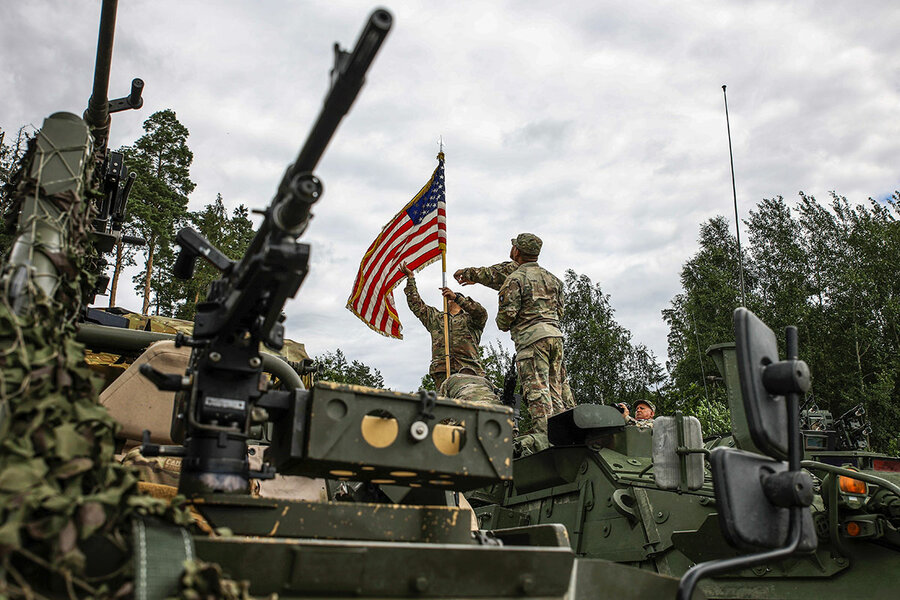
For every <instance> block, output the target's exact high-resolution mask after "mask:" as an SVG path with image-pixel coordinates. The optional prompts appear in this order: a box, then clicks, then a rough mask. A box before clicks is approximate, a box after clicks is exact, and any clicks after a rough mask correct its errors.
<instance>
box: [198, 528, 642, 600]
mask: <svg viewBox="0 0 900 600" xmlns="http://www.w3.org/2000/svg"><path fill="white" fill-rule="evenodd" d="M196 545H197V553H198V554H199V555H200V556H201V557H202V558H203V559H204V560H211V561H215V562H217V563H219V564H221V565H222V566H223V567H224V568H225V569H226V570H227V571H228V572H229V573H230V574H232V576H233V577H236V578H242V579H249V580H250V581H251V582H252V584H251V589H253V592H254V593H255V594H272V593H278V594H279V597H280V598H294V597H310V596H312V597H317V596H329V597H338V598H341V597H386V598H408V597H421V598H442V597H450V598H522V597H535V598H540V597H557V598H560V597H562V596H564V595H565V594H566V593H567V592H568V591H569V589H570V582H571V574H572V566H573V564H574V562H575V556H574V554H573V553H572V551H571V550H569V549H568V548H552V547H538V548H527V547H512V546H502V547H501V546H468V545H453V544H399V543H393V542H369V543H360V542H346V541H311V540H287V539H273V540H268V541H263V540H261V541H256V542H254V543H246V542H245V541H242V540H233V539H227V538H222V539H210V538H205V537H204V538H198V539H196ZM633 597H637V596H633Z"/></svg>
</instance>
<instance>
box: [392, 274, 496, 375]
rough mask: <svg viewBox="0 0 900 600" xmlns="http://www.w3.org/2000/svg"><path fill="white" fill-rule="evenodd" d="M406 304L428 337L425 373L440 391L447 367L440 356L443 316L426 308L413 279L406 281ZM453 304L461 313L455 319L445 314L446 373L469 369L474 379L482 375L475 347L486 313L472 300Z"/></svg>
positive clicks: (485, 321)
mask: <svg viewBox="0 0 900 600" xmlns="http://www.w3.org/2000/svg"><path fill="white" fill-rule="evenodd" d="M403 291H404V292H406V303H407V304H408V305H409V310H411V311H412V313H413V314H414V315H416V318H418V319H419V320H420V321H422V324H423V325H424V326H425V329H427V330H428V333H430V334H431V367H430V368H429V370H428V372H429V373H430V374H431V377H432V379H434V385H435V387H436V388H437V389H440V387H441V384H442V383H444V380H445V379H447V366H446V360H445V355H444V313H443V312H442V311H440V310H438V309H436V308H434V307H433V306H428V305H427V304H425V302H424V301H423V300H422V298H421V297H420V296H419V290H418V289H416V279H415V277H407V280H406V288H405V289H404V290H403ZM455 301H456V303H457V304H458V305H459V307H460V308H461V309H462V310H461V311H459V312H458V313H456V314H455V315H451V314H448V315H447V322H448V326H449V328H450V373H451V374H452V373H456V372H458V371H460V370H462V369H464V368H468V369H472V371H473V372H474V373H475V374H476V375H482V376H483V375H484V369H483V368H482V366H481V361H480V360H479V359H478V345H479V344H480V343H481V332H483V331H484V325H485V323H487V311H486V310H485V309H484V307H483V306H482V305H480V304H479V303H478V302H476V301H475V300H472V299H471V298H467V297H466V296H463V295H462V294H457V295H456V300H455Z"/></svg>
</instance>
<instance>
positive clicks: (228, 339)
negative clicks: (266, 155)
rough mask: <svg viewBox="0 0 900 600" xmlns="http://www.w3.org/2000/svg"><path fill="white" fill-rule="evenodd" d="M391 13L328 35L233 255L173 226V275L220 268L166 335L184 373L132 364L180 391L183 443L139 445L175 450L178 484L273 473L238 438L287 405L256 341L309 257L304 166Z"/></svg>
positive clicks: (200, 486) (240, 480)
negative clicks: (347, 32)
mask: <svg viewBox="0 0 900 600" xmlns="http://www.w3.org/2000/svg"><path fill="white" fill-rule="evenodd" d="M391 23H392V17H391V15H390V13H389V12H387V11H386V10H383V9H376V10H375V11H374V12H373V13H372V15H371V16H370V17H369V20H368V22H367V24H366V26H365V27H364V28H363V31H362V33H361V34H360V36H359V39H358V40H357V42H356V46H355V48H354V50H353V51H352V52H346V51H343V50H341V49H340V47H339V46H338V45H337V44H335V63H334V67H333V69H332V71H331V88H330V90H329V92H328V95H327V96H326V98H325V102H324V104H323V107H322V109H321V112H320V114H319V116H318V119H317V120H316V122H315V125H314V126H313V128H312V131H311V132H310V134H309V137H308V138H307V140H306V143H305V144H304V145H303V148H302V150H301V151H300V154H299V155H298V157H297V159H296V161H295V162H294V163H293V164H292V165H290V166H289V167H288V169H287V171H286V172H285V174H284V177H283V178H282V180H281V184H280V185H279V186H278V190H277V192H276V194H275V198H274V199H273V200H272V202H271V204H270V206H269V207H268V208H267V209H266V210H265V212H264V219H263V222H262V224H261V225H260V228H259V230H258V232H257V233H256V235H255V237H254V238H253V240H252V241H251V242H250V245H249V247H248V249H247V252H246V253H245V254H244V256H243V257H242V258H241V259H240V260H239V261H237V262H235V261H232V260H230V259H229V258H228V257H227V256H225V255H224V254H223V253H222V252H221V251H219V250H218V249H216V248H215V247H214V246H213V245H212V244H210V243H209V242H208V241H207V240H206V239H204V238H203V237H202V236H201V235H200V234H198V233H197V232H196V231H194V230H193V229H191V228H185V229H182V230H181V231H179V232H178V235H177V237H176V242H177V243H178V244H179V246H181V251H180V253H179V256H178V258H177V260H176V262H175V265H174V269H173V270H174V274H175V276H176V277H179V278H182V279H189V278H191V277H192V276H193V271H194V266H195V264H196V260H197V258H198V257H203V258H204V259H205V260H206V261H208V262H209V263H210V264H212V265H213V266H214V267H216V268H217V269H219V270H220V271H221V272H222V277H221V278H220V279H218V280H216V281H214V282H213V283H212V285H211V286H210V289H209V293H208V295H207V297H206V300H205V301H204V302H202V303H201V304H199V305H198V306H197V313H196V316H195V318H194V330H193V335H192V337H190V338H187V337H184V336H181V337H180V338H179V339H178V340H176V344H179V345H180V344H183V345H188V346H191V347H192V348H193V351H192V353H191V359H190V364H189V367H188V369H187V373H186V375H185V376H183V377H182V376H181V375H179V374H163V373H160V372H159V371H156V370H155V369H153V368H152V367H151V366H149V365H144V367H142V369H141V372H142V373H143V374H144V375H145V376H147V377H148V378H150V379H151V380H152V381H153V382H154V383H155V384H156V386H157V387H158V388H159V389H161V390H170V391H178V392H181V393H180V394H179V399H178V400H177V401H176V407H175V413H176V414H175V416H174V418H173V425H172V438H173V440H175V441H178V442H182V443H183V444H184V446H162V447H160V446H156V445H153V444H149V439H148V435H149V434H147V433H145V443H144V445H143V450H142V451H143V453H144V454H145V455H147V456H155V455H160V454H165V455H177V456H183V457H184V460H183V461H182V470H181V479H180V485H179V489H180V491H181V492H182V493H186V494H189V495H195V494H202V493H214V492H222V493H238V494H246V493H248V490H249V480H250V478H251V477H253V478H257V479H264V478H269V477H272V476H274V469H273V468H272V467H271V466H269V465H267V464H264V465H263V468H262V470H261V471H259V472H251V471H250V470H249V465H248V461H247V440H248V439H249V438H250V437H251V433H250V432H251V427H253V426H254V425H261V424H264V423H265V422H267V421H268V420H269V411H273V410H274V411H276V412H277V411H279V410H282V409H286V408H287V406H288V404H289V397H288V396H289V394H290V392H276V391H267V390H266V385H265V384H264V380H263V379H262V377H263V374H262V359H261V357H260V352H259V345H260V343H261V342H262V343H264V344H265V345H266V346H268V347H269V348H271V349H274V350H278V349H280V348H281V347H282V346H283V344H284V326H283V325H282V321H283V320H284V315H283V313H282V309H283V308H284V304H285V302H286V301H287V300H288V299H289V298H292V297H293V296H294V295H295V294H296V293H297V290H298V289H299V288H300V285H301V284H302V283H303V279H304V278H305V277H306V274H307V271H308V265H309V253H310V248H309V246H308V245H307V244H302V243H299V242H298V241H297V239H298V238H299V237H300V235H301V234H302V233H303V232H304V231H305V230H306V227H307V225H308V224H309V221H310V219H311V217H312V215H311V213H310V209H311V208H312V205H313V204H314V203H315V202H316V201H318V200H319V198H320V197H321V196H322V191H323V188H322V183H321V181H320V180H319V179H318V178H317V177H316V176H315V175H313V174H312V170H313V169H314V168H315V167H316V165H317V164H318V162H319V159H320V158H321V156H322V154H323V152H324V151H325V148H326V147H327V145H328V142H329V141H330V139H331V137H332V136H333V134H334V132H335V130H336V129H337V126H338V124H339V123H340V122H341V119H342V118H343V117H344V115H345V114H346V113H347V112H348V111H349V109H350V107H351V105H352V104H353V102H354V100H355V99H356V97H357V95H358V94H359V91H360V89H361V88H362V86H363V83H364V82H365V74H366V71H367V70H368V68H369V66H370V65H371V63H372V60H373V59H374V58H375V55H376V53H377V52H378V49H379V48H380V46H381V44H382V42H383V41H384V39H385V37H386V36H387V33H388V31H389V30H390V27H391Z"/></svg>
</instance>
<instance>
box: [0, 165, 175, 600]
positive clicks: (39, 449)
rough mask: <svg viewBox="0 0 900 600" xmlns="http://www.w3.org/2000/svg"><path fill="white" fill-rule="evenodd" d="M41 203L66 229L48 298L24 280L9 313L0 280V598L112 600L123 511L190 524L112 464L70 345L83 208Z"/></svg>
mask: <svg viewBox="0 0 900 600" xmlns="http://www.w3.org/2000/svg"><path fill="white" fill-rule="evenodd" d="M35 193H36V190H35V189H34V185H33V184H29V182H28V181H27V180H26V181H24V182H22V183H20V185H19V188H18V189H17V190H16V194H17V195H18V196H19V200H20V201H21V198H24V197H25V195H27V194H35ZM48 200H49V202H51V203H52V204H53V205H55V206H56V207H57V208H58V209H60V210H62V211H63V212H64V217H65V218H64V219H61V220H60V221H59V222H60V223H63V224H65V223H67V225H66V232H65V233H66V239H67V240H68V243H67V244H66V248H67V249H68V250H67V251H66V252H65V253H56V255H55V256H53V257H52V260H53V263H54V264H55V265H58V267H59V271H60V272H61V273H63V274H64V276H63V277H61V278H60V289H59V290H58V292H57V293H56V295H55V298H54V299H50V298H47V297H46V295H44V294H43V293H42V292H40V291H39V290H37V289H36V288H35V287H34V286H33V285H31V287H30V288H29V289H28V293H29V294H30V295H31V298H32V300H31V302H30V309H29V310H28V311H26V313H25V314H24V315H22V316H21V317H19V316H16V315H15V313H14V312H13V310H12V307H11V306H10V302H9V296H8V292H9V289H8V285H9V277H8V275H9V267H4V269H5V272H4V273H2V275H3V277H2V278H0V281H2V282H3V286H4V289H3V290H0V596H4V597H42V596H40V595H37V596H35V591H34V590H33V589H32V588H37V587H39V588H40V589H41V591H42V593H47V592H51V593H52V595H54V596H63V597H69V598H80V597H96V598H104V597H106V598H110V597H118V596H121V595H127V594H129V593H130V590H131V583H130V569H131V561H130V551H129V535H130V533H129V526H130V518H131V516H132V515H135V514H155V515H160V516H163V517H164V518H166V519H167V520H169V521H171V522H175V523H178V524H187V523H189V522H190V520H191V518H190V516H189V514H188V513H187V512H186V511H184V510H182V509H180V508H178V504H177V503H174V504H172V505H170V504H168V503H166V502H163V501H161V500H157V499H154V498H151V497H148V496H142V495H139V494H138V493H137V479H136V477H135V476H134V474H133V472H132V471H131V469H129V468H127V467H124V466H122V465H119V464H117V463H116V462H115V461H114V458H113V454H114V449H115V441H114V435H115V431H116V428H117V425H116V423H115V422H114V421H113V420H112V419H111V418H110V416H109V415H108V413H107V411H106V409H105V408H103V407H102V406H100V405H99V404H98V401H97V393H98V387H99V381H98V378H97V377H96V376H94V375H92V373H91V372H90V370H89V369H88V367H87V365H86V364H85V362H84V346H83V345H81V344H79V343H77V342H75V321H76V318H77V316H78V314H79V312H80V309H81V306H82V301H83V298H85V295H86V294H87V293H88V292H89V291H90V290H91V289H92V287H93V284H94V281H93V279H94V277H93V276H92V275H90V273H91V271H92V269H91V268H90V266H91V262H92V260H93V257H92V256H91V253H92V252H93V251H92V250H90V251H89V250H86V249H88V248H91V246H90V244H89V243H88V241H87V236H88V232H89V230H90V222H91V221H90V218H91V217H90V211H91V210H92V208H91V206H90V205H91V203H89V202H81V201H80V199H79V198H78V197H77V196H76V195H75V194H74V193H71V192H69V193H65V194H58V195H56V196H54V197H51V198H49V199H48ZM4 264H5V263H4ZM173 507H174V508H173ZM89 555H96V556H101V555H102V556H103V557H104V559H103V564H102V567H101V566H100V565H98V563H97V562H93V563H91V564H88V562H87V556H89Z"/></svg>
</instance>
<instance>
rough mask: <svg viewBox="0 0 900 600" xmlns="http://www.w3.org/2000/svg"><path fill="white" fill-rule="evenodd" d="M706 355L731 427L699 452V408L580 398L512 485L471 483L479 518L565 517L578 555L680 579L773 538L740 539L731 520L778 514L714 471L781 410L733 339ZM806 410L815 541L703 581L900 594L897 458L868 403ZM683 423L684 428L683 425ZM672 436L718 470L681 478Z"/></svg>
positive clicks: (789, 590) (555, 422)
mask: <svg viewBox="0 0 900 600" xmlns="http://www.w3.org/2000/svg"><path fill="white" fill-rule="evenodd" d="M708 353H709V355H711V356H712V358H713V359H714V361H715V363H716V365H717V367H718V369H719V371H720V373H721V376H722V378H723V381H724V384H725V385H726V388H727V398H728V404H729V409H730V412H731V420H732V435H729V436H726V437H718V436H717V437H714V438H712V439H708V440H707V441H706V444H705V447H703V448H701V447H700V444H699V443H695V444H694V446H695V449H694V450H693V453H690V452H691V451H690V450H689V448H688V446H689V444H688V442H687V440H688V439H689V438H690V437H691V436H690V434H691V433H692V431H691V430H694V431H693V433H694V439H695V442H699V440H700V432H699V422H696V419H693V420H692V421H693V424H692V423H691V422H690V421H691V419H689V418H688V417H682V416H681V415H676V417H674V419H673V418H672V417H662V418H657V419H656V423H655V427H654V428H653V429H649V428H648V429H641V428H638V427H635V426H626V425H625V423H624V422H623V418H622V415H621V414H620V413H619V412H618V411H617V410H616V409H614V408H613V407H611V406H594V405H584V406H579V407H577V408H576V409H575V410H574V411H572V412H570V413H563V414H560V415H557V416H554V417H552V418H551V419H550V421H549V442H550V445H551V446H550V448H548V449H546V450H543V451H541V452H537V453H536V454H533V455H530V456H525V457H522V458H518V459H516V460H515V461H514V464H513V480H512V481H511V482H503V483H500V484H496V485H494V486H492V487H490V488H488V489H483V490H477V491H474V492H471V493H470V494H468V497H469V500H470V502H471V504H472V505H473V506H474V507H475V514H476V515H477V518H478V524H479V527H480V528H482V529H486V530H491V529H493V528H505V527H521V526H526V525H535V524H543V523H547V524H549V523H561V524H563V525H565V527H566V529H567V531H568V532H569V534H570V540H571V545H572V550H573V551H574V552H575V553H576V554H577V555H578V556H583V557H591V558H600V559H605V560H610V561H615V562H619V563H623V564H627V565H630V566H634V567H637V568H640V569H645V570H649V571H652V572H656V573H660V574H665V575H669V576H673V577H682V576H683V575H684V574H685V573H687V572H688V571H689V570H690V569H691V568H692V567H694V566H695V565H697V564H698V563H701V562H704V561H710V560H721V559H730V558H732V557H736V556H738V554H739V552H740V550H739V549H738V548H744V549H746V548H753V547H756V548H759V547H765V546H766V544H761V543H760V542H762V541H763V540H762V539H761V537H757V538H755V539H753V536H750V537H751V539H749V540H747V539H741V536H740V535H735V533H734V532H733V531H731V528H732V526H733V523H730V524H729V523H727V522H726V521H727V520H729V519H730V520H732V521H733V520H735V519H741V518H743V519H746V520H748V522H749V523H751V524H753V523H755V524H754V525H752V527H758V528H760V529H762V528H764V523H765V522H766V520H767V519H768V517H766V515H765V514H762V513H756V512H754V509H751V508H749V507H744V506H742V505H741V503H740V501H741V498H740V496H741V495H746V496H751V495H752V494H751V487H752V486H749V484H750V482H749V481H746V482H745V485H748V487H747V488H746V489H744V490H743V491H741V490H740V486H739V482H738V481H737V480H736V478H738V475H736V474H733V477H732V478H731V480H730V481H715V482H714V470H715V462H714V461H713V460H712V457H713V456H714V455H715V453H716V452H717V449H718V450H721V449H739V450H741V451H742V452H741V456H745V455H747V456H757V457H758V456H761V455H763V454H769V451H770V450H771V448H770V447H769V446H771V445H772V444H771V442H770V441H769V442H767V441H766V440H765V439H763V441H762V443H761V442H759V441H756V437H757V436H758V432H759V430H766V429H768V428H770V427H771V423H772V421H768V420H766V419H765V418H760V416H759V414H758V412H759V411H758V409H756V408H754V407H753V406H752V405H753V399H752V398H751V397H749V396H751V395H752V394H753V392H754V391H753V390H752V389H748V387H747V384H746V381H743V380H742V377H743V378H744V379H747V378H748V377H747V376H748V374H751V373H752V370H751V369H750V368H748V367H747V366H746V365H743V366H742V364H741V361H740V360H739V354H740V349H739V348H736V345H735V343H734V342H729V343H723V344H718V345H715V346H712V347H711V348H709V350H708ZM744 354H746V351H745V352H744ZM763 364H766V363H763ZM742 369H743V372H742ZM798 416H799V418H800V422H799V423H798V429H800V427H801V426H802V430H800V431H799V436H798V438H797V439H798V443H797V446H798V456H797V459H798V461H800V465H802V467H803V468H804V469H805V472H806V473H807V474H808V475H809V476H810V482H811V484H812V490H811V494H812V495H811V497H810V500H811V502H810V504H811V509H810V516H811V521H810V523H809V525H810V526H811V527H812V529H813V531H814V535H810V536H809V537H810V538H811V539H809V540H807V543H808V546H809V547H808V548H807V552H806V553H800V554H795V555H792V556H791V557H790V558H789V559H788V560H783V559H782V560H778V559H775V558H770V559H768V560H765V561H762V562H759V563H758V564H751V565H746V566H744V567H742V568H738V569H736V570H733V571H731V572H728V573H722V574H719V575H717V576H716V577H715V578H712V579H706V580H704V581H702V582H700V584H699V585H700V588H701V589H702V590H703V591H704V592H705V593H706V595H707V596H708V597H710V598H797V599H800V598H851V597H858V596H862V595H864V596H867V597H872V598H889V597H894V596H895V595H896V589H897V586H898V585H900V531H898V528H900V459H898V458H895V457H890V456H886V455H883V454H877V453H873V452H869V451H867V448H868V443H867V440H866V434H867V426H866V423H865V420H864V419H865V413H864V410H862V409H861V407H857V408H856V409H854V410H852V411H850V412H848V413H847V414H845V415H843V416H842V417H840V418H839V419H836V420H835V419H833V418H832V416H831V414H830V413H829V412H827V411H821V410H818V409H816V408H814V407H813V408H811V409H808V410H804V411H803V412H802V413H800V414H799V415H798ZM673 420H674V421H677V422H679V423H682V425H681V426H679V427H676V429H675V430H673V429H672V428H671V425H672V421H673ZM661 421H662V425H663V427H661V426H660V425H661ZM754 421H755V422H754ZM754 430H756V432H757V433H756V434H755V433H754ZM673 434H674V438H675V439H674V443H675V446H676V447H677V449H678V450H677V452H678V455H679V456H680V457H683V458H681V459H680V460H688V461H690V460H693V461H696V462H697V466H699V464H700V463H701V462H702V461H703V460H704V458H703V457H704V456H705V455H707V456H710V458H711V462H712V467H713V468H712V469H710V468H702V467H700V468H695V469H693V470H691V469H686V470H685V471H683V472H677V473H676V475H675V476H674V478H673V476H672V473H671V472H670V469H671V468H672V467H673V463H672V457H671V454H670V455H669V456H666V455H665V454H661V453H660V452H659V450H660V449H661V448H662V447H663V446H666V445H667V444H668V445H671V444H670V442H671V440H669V439H668V438H672V437H673ZM762 437H763V438H765V436H762ZM801 450H802V457H801V456H799V452H800V451H801ZM710 451H712V453H711V452H710ZM779 454H783V452H781V453H779ZM801 459H802V460H801ZM674 466H676V467H677V466H679V465H677V464H676V465H674ZM734 468H735V469H736V468H737V467H734ZM676 471H678V469H676ZM738 472H741V471H736V473H738ZM688 474H690V476H688ZM754 475H755V473H754V472H750V473H749V475H748V479H749V478H750V477H752V476H754ZM728 486H731V492H732V493H733V495H734V497H731V498H729V491H728V490H729V487H728ZM728 504H730V505H731V506H726V505H728ZM738 509H740V510H738ZM729 511H731V512H732V514H723V513H728V512H729ZM734 511H738V512H737V513H735V512H734ZM741 511H743V513H744V514H743V515H741V514H738V513H740V512H741ZM736 538H737V539H736ZM734 542H736V544H735V543H734ZM735 545H736V546H737V548H736V547H735Z"/></svg>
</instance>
